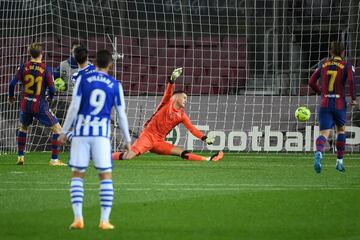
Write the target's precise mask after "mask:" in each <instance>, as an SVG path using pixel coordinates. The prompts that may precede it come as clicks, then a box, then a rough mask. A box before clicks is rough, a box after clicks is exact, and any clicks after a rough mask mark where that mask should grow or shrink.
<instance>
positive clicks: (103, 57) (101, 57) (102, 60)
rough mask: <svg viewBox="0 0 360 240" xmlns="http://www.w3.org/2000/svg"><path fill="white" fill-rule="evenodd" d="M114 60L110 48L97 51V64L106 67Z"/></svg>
mask: <svg viewBox="0 0 360 240" xmlns="http://www.w3.org/2000/svg"><path fill="white" fill-rule="evenodd" d="M111 62H112V56H111V53H110V52H109V51H108V50H105V49H104V50H99V51H98V52H97V53H96V66H98V67H99V68H106V67H108V66H109V64H110V63H111Z"/></svg>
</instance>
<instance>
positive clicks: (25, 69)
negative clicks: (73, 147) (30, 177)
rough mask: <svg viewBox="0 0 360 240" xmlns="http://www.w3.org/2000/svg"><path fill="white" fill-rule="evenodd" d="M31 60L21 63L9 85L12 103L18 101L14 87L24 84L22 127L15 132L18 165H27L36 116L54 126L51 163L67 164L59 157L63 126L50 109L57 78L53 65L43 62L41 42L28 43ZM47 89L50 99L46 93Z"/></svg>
mask: <svg viewBox="0 0 360 240" xmlns="http://www.w3.org/2000/svg"><path fill="white" fill-rule="evenodd" d="M29 54H30V56H31V60H30V61H28V62H26V63H24V64H21V65H20V67H19V68H18V70H17V73H16V74H15V76H14V78H13V79H12V80H11V82H10V84H9V102H10V103H13V102H14V101H15V96H14V92H15V86H16V84H17V83H18V82H21V83H22V89H21V100H20V114H19V115H20V128H19V129H18V130H17V132H16V141H17V145H18V161H17V164H18V165H23V164H24V150H25V144H26V135H27V128H28V126H29V125H31V124H32V122H33V118H36V119H37V120H38V121H39V122H40V123H41V124H43V125H45V126H47V127H51V130H52V131H53V135H52V141H51V143H52V154H51V160H50V162H49V164H50V165H52V166H63V165H66V164H64V163H63V162H61V161H59V160H58V155H59V151H60V143H59V141H58V137H59V134H60V133H61V126H60V124H59V121H58V119H57V118H56V116H55V115H54V114H53V113H52V112H51V110H50V109H49V105H48V100H50V101H51V100H52V99H53V97H54V92H55V88H54V79H53V75H52V71H51V68H50V67H48V66H46V64H45V63H43V62H42V56H43V52H42V48H41V45H40V44H38V43H32V44H31V45H30V46H29ZM47 90H48V97H47V98H48V99H46V92H47Z"/></svg>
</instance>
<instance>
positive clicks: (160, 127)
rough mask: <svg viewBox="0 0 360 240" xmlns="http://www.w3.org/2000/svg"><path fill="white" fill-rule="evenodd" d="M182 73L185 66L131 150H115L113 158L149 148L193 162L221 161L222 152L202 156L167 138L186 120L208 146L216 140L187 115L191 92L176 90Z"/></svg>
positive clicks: (128, 156)
mask: <svg viewBox="0 0 360 240" xmlns="http://www.w3.org/2000/svg"><path fill="white" fill-rule="evenodd" d="M181 74H182V68H177V69H175V70H174V71H173V72H172V74H171V77H170V79H169V81H168V85H167V88H166V91H165V93H164V96H163V98H162V100H161V102H160V104H159V105H158V107H157V108H156V110H155V112H154V114H153V115H152V116H151V118H150V119H149V120H148V121H147V122H146V123H145V125H144V130H143V132H142V133H141V134H140V136H139V138H138V139H137V140H136V141H135V142H134V144H133V145H132V147H131V150H130V151H127V152H114V153H113V154H112V157H113V160H123V159H131V158H133V157H135V156H139V155H141V154H143V153H145V152H148V151H150V152H153V153H157V154H161V155H173V156H179V157H182V158H183V159H185V160H192V161H219V160H220V159H221V158H222V157H223V156H224V153H223V152H222V151H220V152H217V153H216V154H215V155H213V156H211V157H204V156H200V155H197V154H194V153H191V152H190V151H187V150H184V149H183V148H180V147H177V146H175V145H173V144H170V143H168V142H166V141H165V137H166V135H167V134H168V133H169V132H170V131H171V130H172V129H173V128H174V127H175V126H176V125H178V124H179V123H183V124H184V126H185V127H186V128H187V129H188V130H189V131H190V132H191V133H192V134H193V135H194V136H195V137H197V138H199V139H201V140H202V141H204V142H206V143H207V144H208V145H210V144H213V143H214V141H215V139H214V138H212V137H207V136H206V135H205V134H204V133H202V132H201V131H200V130H199V129H197V128H196V127H195V126H194V125H193V124H192V123H191V121H190V119H189V117H188V116H187V115H186V113H185V111H184V108H185V104H186V102H187V94H186V93H185V92H184V91H177V92H174V93H173V90H174V85H175V84H174V83H175V80H176V79H177V78H178V77H179V76H180V75H181Z"/></svg>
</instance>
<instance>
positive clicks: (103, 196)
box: [99, 179, 114, 222]
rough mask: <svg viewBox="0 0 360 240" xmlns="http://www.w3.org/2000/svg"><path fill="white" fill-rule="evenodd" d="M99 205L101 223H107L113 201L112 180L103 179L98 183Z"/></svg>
mask: <svg viewBox="0 0 360 240" xmlns="http://www.w3.org/2000/svg"><path fill="white" fill-rule="evenodd" d="M99 195H100V205H101V221H107V222H108V221H109V218H110V213H111V207H112V202H113V199H114V188H113V182H112V179H104V180H101V181H100V194H99Z"/></svg>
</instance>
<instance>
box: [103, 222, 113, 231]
mask: <svg viewBox="0 0 360 240" xmlns="http://www.w3.org/2000/svg"><path fill="white" fill-rule="evenodd" d="M99 228H100V229H101V230H111V229H114V228H115V227H114V225H112V224H111V223H110V222H108V221H101V222H100V224H99Z"/></svg>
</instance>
